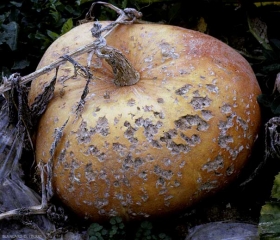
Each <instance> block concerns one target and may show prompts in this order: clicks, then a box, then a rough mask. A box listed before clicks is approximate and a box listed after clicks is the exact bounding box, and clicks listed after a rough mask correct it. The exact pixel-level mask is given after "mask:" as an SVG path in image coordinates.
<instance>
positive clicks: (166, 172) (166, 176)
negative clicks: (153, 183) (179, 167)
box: [154, 166, 173, 180]
mask: <svg viewBox="0 0 280 240" xmlns="http://www.w3.org/2000/svg"><path fill="white" fill-rule="evenodd" d="M154 173H155V174H156V175H158V176H160V177H162V178H164V179H167V180H170V179H171V178H172V176H173V172H172V171H171V170H163V169H161V168H160V166H155V167H154Z"/></svg>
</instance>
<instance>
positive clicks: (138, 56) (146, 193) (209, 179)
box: [29, 22, 260, 221]
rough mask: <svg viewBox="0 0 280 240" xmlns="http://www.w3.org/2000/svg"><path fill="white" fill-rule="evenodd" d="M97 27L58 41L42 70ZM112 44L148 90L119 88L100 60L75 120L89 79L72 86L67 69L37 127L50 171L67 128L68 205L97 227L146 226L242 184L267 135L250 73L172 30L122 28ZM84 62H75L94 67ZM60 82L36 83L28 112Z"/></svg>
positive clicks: (205, 41)
mask: <svg viewBox="0 0 280 240" xmlns="http://www.w3.org/2000/svg"><path fill="white" fill-rule="evenodd" d="M101 23H102V24H107V23H105V22H101ZM91 27H92V23H86V24H83V25H80V26H78V27H76V28H74V29H73V30H71V31H70V32H68V33H66V34H65V35H63V36H62V37H60V38H59V39H58V40H56V41H55V42H54V43H53V44H52V45H51V46H50V48H49V49H48V50H47V51H46V53H45V55H44V56H43V58H42V59H41V62H40V64H39V66H38V68H41V67H43V66H46V65H48V64H50V63H51V62H52V61H54V60H56V59H57V58H59V57H60V56H61V55H63V54H67V53H68V52H71V51H73V50H75V49H77V48H79V47H82V46H84V45H86V44H88V43H90V42H91V41H92V36H91V33H90V29H91ZM116 39H117V41H116ZM107 44H108V45H110V46H113V47H114V48H117V49H118V50H120V51H121V52H122V53H123V54H124V55H125V56H126V57H127V59H128V60H129V61H130V63H131V64H132V66H134V68H135V69H136V70H137V71H138V72H139V73H140V81H139V82H138V83H136V84H135V85H131V86H125V87H118V86H115V85H114V76H113V73H112V70H111V67H110V66H109V65H108V64H107V63H106V62H105V61H104V60H101V59H99V58H97V57H93V59H92V64H91V72H92V74H93V76H94V77H93V79H92V80H91V82H90V84H89V93H88V95H87V97H86V103H85V106H84V109H83V111H82V115H81V117H79V118H78V119H77V120H75V117H76V116H75V112H74V110H75V107H76V105H77V103H78V101H79V99H80V97H81V94H82V92H83V88H84V86H85V83H86V79H85V78H83V77H81V76H79V75H78V76H77V77H76V78H72V77H71V76H72V75H73V66H72V65H71V64H70V63H68V62H67V63H65V64H63V65H62V66H60V68H59V72H58V78H57V84H56V87H55V93H54V97H53V99H52V100H51V102H50V103H49V105H48V108H47V110H46V112H45V113H44V115H43V116H42V118H41V120H40V123H39V126H38V131H37V135H36V158H37V161H40V160H43V161H44V162H46V161H47V160H48V159H49V157H50V153H49V151H50V148H51V145H52V142H53V140H54V132H55V128H60V127H61V126H62V125H63V123H64V122H65V121H66V120H67V119H68V118H69V121H68V123H67V125H66V126H65V129H64V132H63V137H62V138H61V141H60V142H59V144H58V146H57V148H56V149H55V155H54V159H53V161H54V170H53V171H54V175H53V184H54V190H55V194H56V195H57V196H58V197H59V198H60V199H61V201H62V202H63V203H64V204H66V205H67V206H69V207H70V208H71V209H72V210H73V211H74V212H76V213H77V214H78V215H80V216H81V217H83V218H88V219H92V220H94V221H102V220H106V219H108V218H110V217H111V216H115V215H118V216H121V217H122V218H123V219H124V220H133V219H143V218H147V217H157V216H161V215H165V214H168V213H171V212H174V211H180V210H183V209H185V208H187V207H190V206H192V205H193V204H194V203H196V202H198V201H199V200H201V199H203V198H205V197H207V196H208V195H210V194H213V193H215V192H217V191H218V190H220V189H222V188H224V187H225V186H226V185H227V184H228V183H230V182H232V181H233V180H234V179H236V177H237V176H238V174H239V173H240V171H241V170H242V168H243V166H244V164H245V163H246V161H247V160H248V158H249V156H250V153H251V149H252V146H253V144H254V141H255V140H256V137H257V133H258V130H259V125H260V109H259V106H258V103H257V100H256V98H257V95H259V94H260V88H259V86H258V83H257V81H256V78H255V75H254V73H253V71H252V69H251V67H250V65H249V63H248V62H247V61H246V60H245V59H244V58H243V57H242V56H241V55H239V54H238V53H237V52H236V51H234V50H233V49H231V48H230V47H229V46H227V45H226V44H224V43H222V42H220V41H219V40H217V39H214V38H213V37H210V36H207V35H204V34H201V33H199V32H195V31H191V30H187V29H183V28H179V27H175V26H168V25H164V26H163V25H156V24H149V25H145V24H136V25H129V26H119V27H118V28H117V29H116V30H114V31H113V32H112V33H111V34H110V35H109V36H108V37H107ZM86 58H87V56H86V55H85V54H84V55H81V56H79V57H76V58H75V60H76V61H78V62H79V63H80V64H82V65H86V64H87V59H86ZM53 76H54V70H53V71H52V72H49V73H47V74H45V75H43V76H41V77H39V78H38V79H36V80H35V81H33V82H32V87H31V91H30V95H29V101H30V103H32V102H33V101H34V98H35V97H36V96H37V95H38V94H39V93H40V92H41V91H42V89H43V86H44V85H45V84H46V83H47V82H49V81H50V80H51V79H52V78H53Z"/></svg>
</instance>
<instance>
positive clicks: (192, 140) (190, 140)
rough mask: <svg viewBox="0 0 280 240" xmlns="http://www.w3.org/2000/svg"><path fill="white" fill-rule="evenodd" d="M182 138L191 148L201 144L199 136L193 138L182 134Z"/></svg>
mask: <svg viewBox="0 0 280 240" xmlns="http://www.w3.org/2000/svg"><path fill="white" fill-rule="evenodd" d="M180 136H181V137H182V138H183V139H184V140H185V141H186V142H187V144H188V145H189V146H191V147H193V146H195V145H197V144H199V143H200V142H201V139H200V137H199V136H198V135H197V134H193V135H192V136H191V137H188V136H186V135H185V134H184V133H181V134H180Z"/></svg>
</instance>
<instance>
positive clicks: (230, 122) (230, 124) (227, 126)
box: [218, 114, 235, 134]
mask: <svg viewBox="0 0 280 240" xmlns="http://www.w3.org/2000/svg"><path fill="white" fill-rule="evenodd" d="M234 117H235V115H234V114H231V115H229V116H227V120H226V121H220V122H219V124H218V128H219V129H220V130H221V134H225V133H226V131H227V130H228V129H230V128H231V127H233V126H234V124H233V119H234Z"/></svg>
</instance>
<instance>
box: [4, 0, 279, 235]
mask: <svg viewBox="0 0 280 240" xmlns="http://www.w3.org/2000/svg"><path fill="white" fill-rule="evenodd" d="M92 2H93V1H91V0H75V1H74V0H15V1H7V0H4V1H3V0H1V2H0V72H1V75H2V76H8V75H9V74H10V73H12V72H20V73H21V75H22V76H24V75H26V74H29V73H31V72H33V71H34V70H35V69H36V66H37V64H38V62H39V61H40V58H41V57H42V55H43V53H44V51H45V50H46V49H47V47H48V46H49V45H50V44H51V43H52V42H53V41H54V40H55V39H57V38H58V37H59V36H60V35H62V34H64V33H66V32H67V31H69V30H70V29H71V28H73V27H75V26H76V25H78V24H80V21H81V20H83V19H84V17H85V14H86V12H87V11H88V9H89V7H90V5H91V4H92ZM106 2H110V3H112V4H114V5H115V6H118V7H120V8H125V7H134V8H136V9H137V10H139V11H141V12H142V13H143V19H144V20H147V21H152V22H160V23H165V24H172V25H177V26H181V27H185V28H190V29H194V30H198V31H201V32H204V33H206V34H209V35H211V36H214V37H216V38H218V39H220V40H221V41H223V42H225V43H227V44H228V45H230V46H231V47H233V48H234V49H236V50H237V51H239V52H240V53H241V54H242V55H243V56H244V57H245V58H246V59H247V60H248V61H249V62H250V64H251V66H252V68H253V70H254V71H255V74H256V76H257V79H258V81H259V84H260V86H261V89H262V92H263V94H262V95H260V96H259V98H258V100H259V102H260V104H261V106H262V111H263V123H264V124H265V123H266V122H267V121H268V120H269V119H271V118H272V117H278V116H279V114H280V95H279V90H280V77H279V80H278V81H279V83H278V82H276V83H278V84H279V87H278V88H279V90H278V89H277V84H276V85H275V81H276V79H277V74H278V73H279V72H280V30H279V22H280V2H278V1H274V2H268V1H254V0H243V1H242V0H239V1H238V0H193V1H186V0H115V1H114V0H109V1H106ZM94 13H95V16H96V18H97V19H98V20H104V19H107V20H108V19H112V20H113V19H115V18H116V14H115V13H114V12H113V11H111V10H108V9H106V10H105V9H104V8H102V7H100V6H98V7H96V9H95V10H94ZM250 24H253V25H254V27H255V28H254V29H253V30H252V28H250V26H249V25H250ZM279 76H280V75H279ZM0 82H1V81H0ZM275 86H276V87H275ZM264 124H263V127H262V130H261V132H260V137H259V140H258V142H257V146H256V149H255V150H254V152H253V154H252V161H251V162H250V164H249V165H248V166H247V167H246V168H245V169H244V173H243V175H242V176H241V177H240V179H239V180H238V181H237V183H235V184H233V186H231V187H230V188H229V189H227V190H225V191H224V192H222V193H221V194H218V195H217V196H215V197H214V198H211V199H208V200H207V201H206V202H203V203H202V204H201V205H199V206H198V207H196V208H195V209H192V210H190V211H187V212H186V213H185V214H183V215H181V216H180V217H178V216H176V218H175V219H176V220H175V221H172V223H170V222H169V223H166V222H165V223H162V222H161V223H159V224H158V226H159V225H161V226H162V225H163V226H164V230H166V231H167V232H168V233H170V234H171V235H173V236H176V238H177V239H181V238H182V239H183V237H182V236H184V235H185V229H186V226H193V225H196V224H200V223H205V222H209V221H217V220H241V221H248V222H253V223H258V221H259V217H260V211H261V207H262V206H263V205H264V204H265V202H266V201H268V200H269V199H270V193H271V189H272V185H273V180H274V176H275V175H276V174H277V173H278V172H280V163H279V159H278V158H277V157H275V156H270V157H269V158H268V159H267V162H266V164H265V165H264V167H262V168H261V169H259V170H258V174H257V175H256V176H255V177H254V178H253V179H252V181H251V182H250V183H248V184H246V185H245V186H243V187H240V184H241V183H242V182H243V181H245V180H247V179H248V176H250V174H252V173H253V171H254V170H255V169H256V168H257V167H258V165H259V164H260V163H262V162H263V161H264V156H265V132H264V130H265V129H264ZM279 209H280V208H279ZM166 225H168V227H169V228H168V227H167V228H166Z"/></svg>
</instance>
